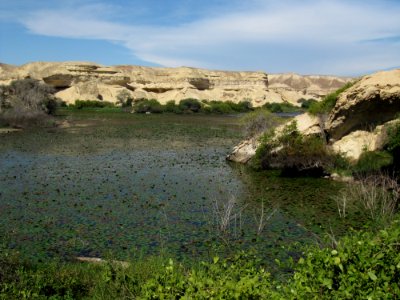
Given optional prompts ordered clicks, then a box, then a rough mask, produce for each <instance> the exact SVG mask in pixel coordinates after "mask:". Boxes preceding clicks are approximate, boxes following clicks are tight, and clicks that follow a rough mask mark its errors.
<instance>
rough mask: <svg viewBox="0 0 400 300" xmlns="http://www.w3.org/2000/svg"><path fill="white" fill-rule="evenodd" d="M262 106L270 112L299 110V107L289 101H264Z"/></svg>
mask: <svg viewBox="0 0 400 300" xmlns="http://www.w3.org/2000/svg"><path fill="white" fill-rule="evenodd" d="M263 108H265V109H267V110H269V111H270V112H272V113H291V112H298V111H301V109H300V107H297V106H294V105H293V104H291V103H288V102H283V103H276V102H273V103H265V104H264V105H263Z"/></svg>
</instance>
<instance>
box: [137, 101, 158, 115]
mask: <svg viewBox="0 0 400 300" xmlns="http://www.w3.org/2000/svg"><path fill="white" fill-rule="evenodd" d="M133 109H134V111H135V112H137V113H156V114H158V113H162V112H163V111H164V107H163V106H162V105H161V104H160V103H159V102H158V101H157V100H155V99H150V100H147V99H141V100H138V101H135V103H134V104H133Z"/></svg>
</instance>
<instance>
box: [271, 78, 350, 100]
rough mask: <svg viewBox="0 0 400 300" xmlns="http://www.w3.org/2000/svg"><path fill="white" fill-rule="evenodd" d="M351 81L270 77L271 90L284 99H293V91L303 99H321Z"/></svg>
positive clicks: (348, 79)
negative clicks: (291, 94)
mask: <svg viewBox="0 0 400 300" xmlns="http://www.w3.org/2000/svg"><path fill="white" fill-rule="evenodd" d="M350 80H352V79H351V78H349V77H336V76H318V75H303V76H301V75H298V74H295V73H288V74H271V75H268V81H269V88H270V89H271V90H274V91H277V92H279V93H281V94H282V95H283V98H285V97H288V98H289V99H290V98H292V97H290V92H293V91H296V92H297V93H300V94H302V98H303V99H310V98H311V99H321V98H322V97H324V96H326V95H327V94H328V93H331V92H333V91H335V90H337V89H339V88H341V87H342V86H343V85H345V84H346V83H347V82H348V81H350ZM289 102H291V101H289Z"/></svg>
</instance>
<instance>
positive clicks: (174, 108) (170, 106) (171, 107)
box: [165, 100, 183, 114]
mask: <svg viewBox="0 0 400 300" xmlns="http://www.w3.org/2000/svg"><path fill="white" fill-rule="evenodd" d="M165 112H169V113H175V114H181V113H183V111H182V109H181V108H180V107H179V105H176V103H175V101H174V100H170V101H168V102H167V103H166V104H165Z"/></svg>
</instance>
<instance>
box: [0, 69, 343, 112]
mask: <svg viewBox="0 0 400 300" xmlns="http://www.w3.org/2000/svg"><path fill="white" fill-rule="evenodd" d="M26 77H30V78H35V79H39V80H42V81H44V82H46V83H48V84H50V85H52V86H54V87H55V88H56V89H57V90H58V92H57V96H58V97H60V98H61V99H62V100H64V101H65V102H67V103H73V102H74V101H75V100H77V99H82V100H95V99H98V100H105V101H111V102H116V101H117V96H118V94H119V93H120V92H121V91H123V90H125V91H127V92H128V93H130V94H131V95H132V97H133V98H135V99H139V98H147V99H157V100H158V101H160V102H161V103H165V102H167V101H169V100H175V101H179V100H182V99H185V98H196V99H200V100H201V99H207V100H220V101H228V100H230V101H234V102H239V101H242V100H249V101H251V102H252V104H253V105H254V106H261V105H263V104H265V103H267V102H290V103H292V104H295V105H299V103H298V100H299V99H301V98H304V99H309V98H314V99H319V98H320V97H322V96H324V95H326V94H327V93H329V92H331V91H333V90H335V89H337V88H338V87H340V86H342V85H343V84H345V83H346V82H347V81H348V78H339V77H331V76H300V75H296V74H277V75H267V74H266V73H264V72H227V71H211V70H204V69H195V68H188V67H181V68H151V67H140V66H114V67H104V66H101V65H98V64H94V63H88V62H61V63H49V62H35V63H29V64H26V65H23V66H20V67H16V66H11V65H5V64H0V84H7V83H9V82H11V81H12V80H15V79H22V78H26Z"/></svg>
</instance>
